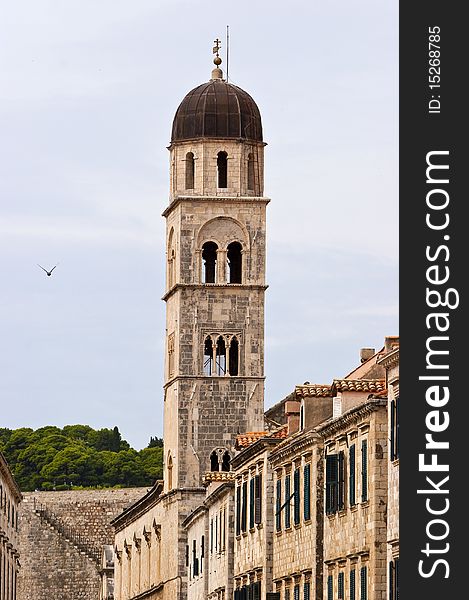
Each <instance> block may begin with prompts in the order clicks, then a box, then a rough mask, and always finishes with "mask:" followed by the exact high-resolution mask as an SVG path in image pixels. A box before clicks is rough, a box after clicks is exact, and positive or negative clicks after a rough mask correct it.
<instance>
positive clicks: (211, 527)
mask: <svg viewBox="0 0 469 600" xmlns="http://www.w3.org/2000/svg"><path fill="white" fill-rule="evenodd" d="M210 554H213V519H210Z"/></svg>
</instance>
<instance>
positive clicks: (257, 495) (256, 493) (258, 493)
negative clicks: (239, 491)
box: [254, 474, 262, 523]
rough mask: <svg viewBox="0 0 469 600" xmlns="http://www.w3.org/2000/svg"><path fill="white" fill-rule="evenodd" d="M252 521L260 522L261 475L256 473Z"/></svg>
mask: <svg viewBox="0 0 469 600" xmlns="http://www.w3.org/2000/svg"><path fill="white" fill-rule="evenodd" d="M254 481H255V483H254V522H255V523H261V522H262V475H260V474H259V475H256V477H255V479H254Z"/></svg>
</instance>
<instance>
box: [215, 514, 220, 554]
mask: <svg viewBox="0 0 469 600" xmlns="http://www.w3.org/2000/svg"><path fill="white" fill-rule="evenodd" d="M219 548H220V544H219V543H218V515H216V516H215V552H218V550H219Z"/></svg>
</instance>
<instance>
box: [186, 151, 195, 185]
mask: <svg viewBox="0 0 469 600" xmlns="http://www.w3.org/2000/svg"><path fill="white" fill-rule="evenodd" d="M194 172H195V161H194V154H193V153H192V152H188V153H187V154H186V190H193V189H194Z"/></svg>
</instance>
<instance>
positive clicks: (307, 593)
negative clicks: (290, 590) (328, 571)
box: [303, 581, 311, 600]
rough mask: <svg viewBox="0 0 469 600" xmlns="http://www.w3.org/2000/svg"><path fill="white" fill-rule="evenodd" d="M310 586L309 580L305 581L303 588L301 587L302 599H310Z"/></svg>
mask: <svg viewBox="0 0 469 600" xmlns="http://www.w3.org/2000/svg"><path fill="white" fill-rule="evenodd" d="M310 587H311V584H310V582H309V581H305V584H304V588H303V600H309V599H310Z"/></svg>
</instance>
